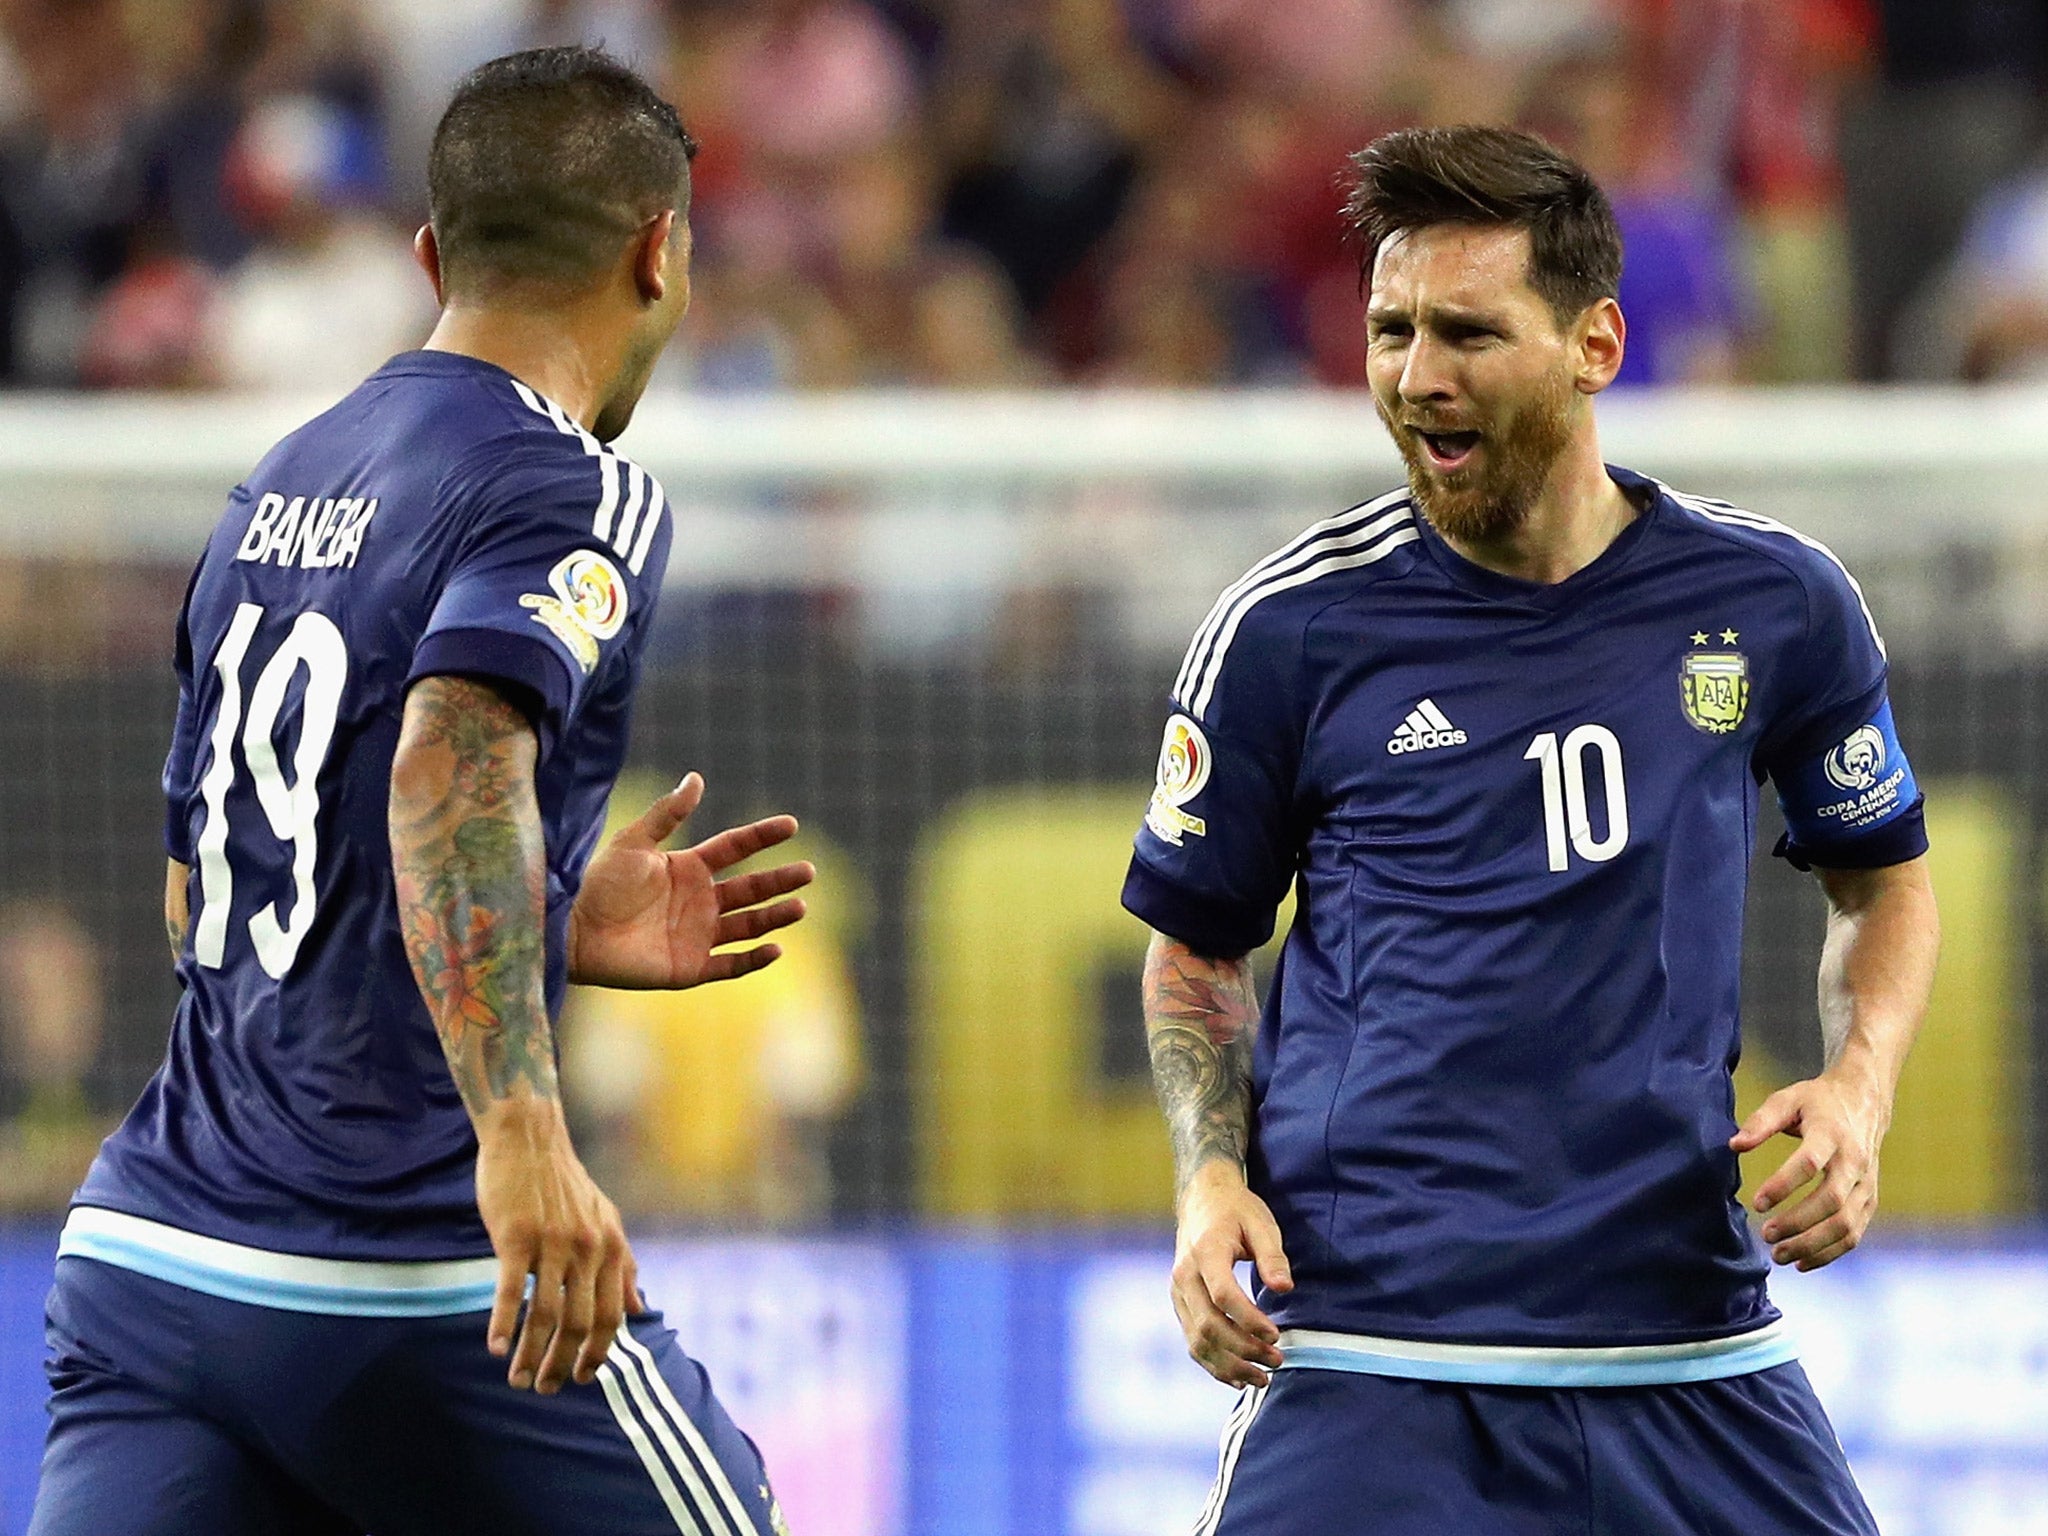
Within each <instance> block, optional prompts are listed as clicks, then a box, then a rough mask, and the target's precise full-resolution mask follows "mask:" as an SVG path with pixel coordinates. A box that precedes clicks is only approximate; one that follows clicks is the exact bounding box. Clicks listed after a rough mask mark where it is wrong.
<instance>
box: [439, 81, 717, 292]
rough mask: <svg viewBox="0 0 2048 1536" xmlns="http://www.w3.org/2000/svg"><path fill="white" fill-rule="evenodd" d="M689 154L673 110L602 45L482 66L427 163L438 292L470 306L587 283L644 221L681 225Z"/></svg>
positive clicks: (463, 87) (693, 148)
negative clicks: (503, 294)
mask: <svg viewBox="0 0 2048 1536" xmlns="http://www.w3.org/2000/svg"><path fill="white" fill-rule="evenodd" d="M696 153H697V143H696V141H695V140H694V139H692V138H691V137H690V135H689V133H688V132H687V131H686V130H685V129H684V127H683V125H682V121H681V119H679V118H678V117H677V116H676V109H675V108H674V107H672V106H670V105H669V104H668V103H667V102H666V101H663V100H662V99H661V97H660V96H659V95H657V94H656V93H655V91H654V88H653V87H652V86H650V85H648V83H647V82H646V81H645V80H643V79H641V78H640V77H639V76H638V75H636V74H635V73H634V72H633V71H632V70H630V69H628V68H627V67H626V66H625V65H623V64H621V63H620V62H619V61H618V60H617V59H614V58H612V57H611V56H610V55H609V54H607V53H605V52H604V51H603V50H602V49H597V48H534V49H529V50H528V51H527V52H524V53H514V54H507V55H506V56H505V57H504V58H501V59H493V60H491V61H490V62H489V63H488V64H484V65H480V66H479V67H478V68H476V69H475V70H472V71H471V72H470V73H469V75H467V76H466V77H465V78H464V79H463V81H462V83H461V84H460V85H458V86H457V87H456V88H455V98H454V100H453V101H451V102H450V103H449V104H448V110H447V111H446V112H444V113H442V115H441V121H440V123H439V125H438V126H437V127H436V128H435V129H434V145H433V150H432V152H431V154H430V155H429V157H428V161H427V197H428V207H429V216H430V217H431V219H432V221H433V225H434V238H435V240H436V242H437V243H438V244H439V246H440V249H441V275H442V282H443V284H444V286H445V287H446V289H447V291H448V292H449V293H450V294H452V295H454V296H457V297H461V298H477V297H481V296H483V295H486V294H488V293H490V292H492V291H493V290H496V289H501V288H504V287H508V286H527V285H536V286H546V287H559V288H563V289H574V288H580V287H582V286H584V285H586V284H588V283H589V282H591V281H592V280H593V279H594V278H596V277H597V276H598V275H599V274H600V273H602V272H603V271H604V270H605V268H606V267H607V266H609V265H610V263H611V262H612V261H613V260H614V259H615V258H616V257H617V255H618V253H619V249H620V247H621V246H622V245H623V244H624V243H625V241H626V239H627V238H628V237H629V236H630V235H631V234H632V233H633V232H634V231H635V230H637V229H639V228H640V227H641V225H643V224H645V223H646V222H647V220H649V219H651V218H653V217H654V216H655V215H657V214H659V213H661V212H662V211H663V210H664V209H668V208H673V209H675V210H676V211H677V213H678V214H680V215H683V216H685V217H687V215H688V214H689V205H690V160H691V158H692V157H693V156H694V155H695V154H696Z"/></svg>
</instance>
